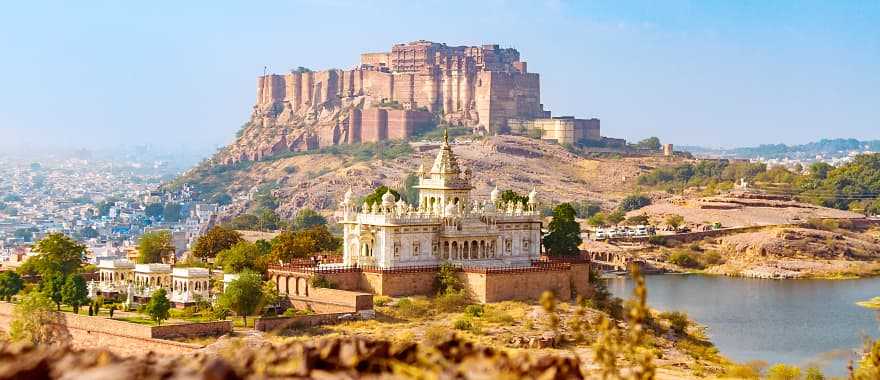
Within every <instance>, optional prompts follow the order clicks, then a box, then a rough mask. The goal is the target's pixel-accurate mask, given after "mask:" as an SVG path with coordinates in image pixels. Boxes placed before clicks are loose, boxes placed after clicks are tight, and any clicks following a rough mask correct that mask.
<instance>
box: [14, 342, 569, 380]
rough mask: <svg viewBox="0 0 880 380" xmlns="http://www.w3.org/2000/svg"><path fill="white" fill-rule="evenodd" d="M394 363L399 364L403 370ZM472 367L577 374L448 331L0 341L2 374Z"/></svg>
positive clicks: (493, 373) (184, 375)
mask: <svg viewBox="0 0 880 380" xmlns="http://www.w3.org/2000/svg"><path fill="white" fill-rule="evenodd" d="M424 358H434V359H433V360H430V361H426V360H425V359H424ZM401 368H406V370H405V372H401V371H400V369H401ZM476 370H478V373H479V376H478V377H477V378H532V379H537V378H541V379H582V378H584V377H585V373H584V372H583V371H582V370H581V362H580V360H579V359H578V358H576V357H568V356H557V355H540V356H539V355H534V354H532V355H530V354H527V353H518V354H509V353H507V352H506V351H501V350H497V349H493V348H489V347H481V346H477V345H475V344H473V343H470V342H466V341H464V340H461V339H457V338H455V337H449V338H447V339H445V340H443V341H441V342H439V343H437V344H435V345H432V346H424V345H418V344H414V343H409V344H398V345H392V344H391V343H390V342H387V341H376V340H370V339H364V338H328V339H322V340H318V341H315V342H309V343H302V342H295V343H288V344H284V345H280V346H263V347H259V348H252V347H238V348H236V349H230V350H228V352H225V353H221V354H220V355H209V354H203V353H199V354H195V355H187V356H172V357H158V356H155V355H153V354H148V355H143V356H136V357H120V356H116V355H114V354H112V353H110V352H109V351H104V350H86V351H79V350H74V349H71V348H69V347H64V346H42V347H36V348H35V347H19V346H13V345H10V344H8V343H4V344H2V346H0V378H2V379H126V378H132V377H134V378H138V379H171V378H173V379H262V378H297V379H311V378H322V379H331V378H332V379H355V378H382V379H398V378H400V379H404V378H412V377H428V378H461V377H462V376H463V374H467V373H472V371H476ZM407 375H408V376H407ZM466 377H467V376H466Z"/></svg>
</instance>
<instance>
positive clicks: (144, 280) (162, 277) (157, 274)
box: [134, 264, 171, 297]
mask: <svg viewBox="0 0 880 380" xmlns="http://www.w3.org/2000/svg"><path fill="white" fill-rule="evenodd" d="M170 286H171V265H169V264H136V265H135V266H134V287H135V293H137V295H138V296H140V297H150V296H151V295H152V294H153V292H155V291H156V290H159V288H166V289H168V288H169V287H170Z"/></svg>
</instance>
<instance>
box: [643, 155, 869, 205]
mask: <svg viewBox="0 0 880 380" xmlns="http://www.w3.org/2000/svg"><path fill="white" fill-rule="evenodd" d="M797 169H798V168H795V169H794V170H790V169H787V168H784V167H781V166H775V167H767V165H765V164H761V163H743V162H729V161H727V160H714V161H709V160H706V161H700V162H698V163H695V164H694V163H683V164H679V165H675V166H669V167H660V168H656V169H654V170H652V171H651V172H649V173H646V174H643V175H641V176H640V177H639V178H638V184H639V185H642V186H647V187H653V188H658V189H664V190H667V191H669V192H677V191H681V190H683V189H686V188H691V187H701V188H703V189H704V190H705V191H706V193H707V194H714V193H715V192H716V191H717V190H722V189H730V188H732V187H733V186H734V184H735V183H736V182H737V181H739V180H740V179H744V180H745V181H747V182H749V183H751V184H753V187H756V188H758V189H761V190H764V191H766V192H767V193H769V194H772V195H788V196H792V197H794V198H795V199H797V200H800V201H804V202H809V203H813V204H817V205H821V206H825V207H833V208H837V209H842V210H853V211H860V212H865V213H868V214H877V213H880V201H878V199H877V198H878V195H880V154H878V153H874V154H863V155H859V156H856V157H855V159H853V160H852V161H851V162H849V163H846V164H844V165H841V166H839V167H833V166H831V165H828V164H826V163H814V164H812V165H810V167H808V168H806V170H797Z"/></svg>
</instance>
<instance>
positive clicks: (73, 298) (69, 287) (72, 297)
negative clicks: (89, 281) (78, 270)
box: [61, 274, 89, 314]
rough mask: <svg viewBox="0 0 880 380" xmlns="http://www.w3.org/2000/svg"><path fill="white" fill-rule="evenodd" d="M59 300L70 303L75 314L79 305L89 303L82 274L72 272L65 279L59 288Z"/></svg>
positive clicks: (77, 312)
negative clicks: (72, 273)
mask: <svg viewBox="0 0 880 380" xmlns="http://www.w3.org/2000/svg"><path fill="white" fill-rule="evenodd" d="M61 301H62V302H64V303H65V304H67V305H70V307H72V308H73V312H74V313H76V314H79V307H80V306H82V305H86V304H88V303H89V291H88V289H87V288H86V280H85V279H84V278H83V276H82V275H79V274H74V275H71V276H69V277H67V281H65V283H64V286H63V287H62V288H61Z"/></svg>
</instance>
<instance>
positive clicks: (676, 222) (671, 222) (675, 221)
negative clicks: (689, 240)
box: [666, 214, 684, 231]
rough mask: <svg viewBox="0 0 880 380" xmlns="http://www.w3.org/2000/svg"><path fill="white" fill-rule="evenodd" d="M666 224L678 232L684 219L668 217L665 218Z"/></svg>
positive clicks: (675, 215)
mask: <svg viewBox="0 0 880 380" xmlns="http://www.w3.org/2000/svg"><path fill="white" fill-rule="evenodd" d="M666 224H667V225H668V226H669V227H672V229H674V230H676V231H678V228H679V227H681V226H683V225H684V217H683V216H681V215H678V214H672V215H669V216H668V217H667V218H666Z"/></svg>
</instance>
